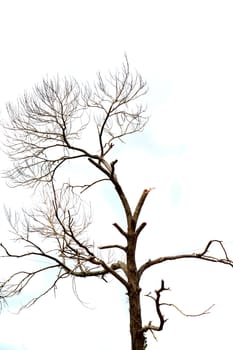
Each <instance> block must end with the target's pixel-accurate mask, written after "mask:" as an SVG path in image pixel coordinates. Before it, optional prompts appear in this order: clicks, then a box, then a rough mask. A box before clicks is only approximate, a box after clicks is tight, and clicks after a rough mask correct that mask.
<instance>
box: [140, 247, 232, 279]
mask: <svg viewBox="0 0 233 350" xmlns="http://www.w3.org/2000/svg"><path fill="white" fill-rule="evenodd" d="M213 243H217V244H219V245H220V247H221V248H222V250H223V252H224V256H225V257H224V258H222V259H221V258H217V257H214V256H210V255H206V253H207V252H208V250H209V248H210V246H211V245H212V244H213ZM180 259H201V260H205V261H209V262H215V263H222V264H225V265H229V266H231V267H233V261H232V260H230V259H229V257H228V255H227V253H226V250H225V248H224V246H223V243H222V242H221V241H219V240H211V241H209V242H208V244H207V245H206V247H205V248H204V250H203V251H202V252H201V253H192V254H178V255H169V256H164V257H160V258H157V259H153V260H148V261H147V262H146V263H144V264H143V265H141V267H140V268H139V269H138V275H139V278H141V276H142V274H143V273H144V272H145V271H146V270H147V269H148V268H150V267H151V266H154V265H158V264H161V263H164V262H166V261H173V260H180Z"/></svg>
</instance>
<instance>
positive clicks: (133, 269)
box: [127, 233, 145, 350]
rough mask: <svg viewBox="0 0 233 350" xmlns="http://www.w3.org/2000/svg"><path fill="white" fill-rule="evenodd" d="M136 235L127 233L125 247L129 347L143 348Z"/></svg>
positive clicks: (136, 349)
mask: <svg viewBox="0 0 233 350" xmlns="http://www.w3.org/2000/svg"><path fill="white" fill-rule="evenodd" d="M136 242H137V235H136V233H133V234H129V235H128V249H127V270H128V271H127V273H128V284H129V285H128V297H129V315H130V334H131V349H132V350H143V349H144V343H145V337H144V334H143V332H142V317H141V303H140V292H141V289H140V286H139V276H138V271H137V266H136V261H135V250H136Z"/></svg>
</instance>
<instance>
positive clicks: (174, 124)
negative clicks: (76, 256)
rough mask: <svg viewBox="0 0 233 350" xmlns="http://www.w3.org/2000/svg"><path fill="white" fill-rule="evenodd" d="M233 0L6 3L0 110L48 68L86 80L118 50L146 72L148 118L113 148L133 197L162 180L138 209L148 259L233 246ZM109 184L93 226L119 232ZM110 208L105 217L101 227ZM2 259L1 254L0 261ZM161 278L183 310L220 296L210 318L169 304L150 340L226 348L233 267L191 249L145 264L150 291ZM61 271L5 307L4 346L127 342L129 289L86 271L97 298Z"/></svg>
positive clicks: (109, 348) (1, 18)
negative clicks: (33, 298) (21, 304)
mask: <svg viewBox="0 0 233 350" xmlns="http://www.w3.org/2000/svg"><path fill="white" fill-rule="evenodd" d="M232 8H233V7H232V2H231V1H225V0H221V1H220V0H219V1H214V0H212V1H210V0H200V1H199V0H196V1H187V0H183V1H181V0H176V1H174V0H160V1H156V0H153V1H143V2H142V1H126V0H124V1H123V0H120V1H117V2H113V1H110V0H108V1H100V0H99V1H94V0H93V1H91V0H89V1H87V0H86V1H85V2H84V1H78V0H77V1H71V0H66V1H58V0H56V1H49V0H46V1H29V0H28V1H24V0H21V1H16V0H15V1H10V0H8V1H2V2H1V4H0V38H1V40H0V42H1V56H0V62H1V64H0V108H1V117H4V116H5V111H4V105H5V102H7V101H8V100H11V101H14V100H15V99H16V98H17V96H18V95H19V94H21V93H22V92H23V91H24V89H29V88H30V87H31V86H32V85H33V84H35V83H37V82H38V81H40V80H41V78H42V77H43V76H45V75H46V74H48V75H54V74H57V73H59V74H61V75H63V74H65V75H74V76H75V77H76V78H77V79H81V80H91V81H92V80H93V79H94V78H95V73H96V72H97V71H98V70H100V71H103V72H107V71H108V70H109V69H112V68H113V69H114V68H115V67H117V66H120V64H121V62H122V60H123V54H124V52H126V53H127V55H128V58H129V61H130V64H131V66H132V67H135V68H137V70H138V71H139V72H140V73H141V74H142V76H143V77H144V78H145V79H146V80H147V82H148V84H149V87H150V91H149V94H148V95H147V104H148V111H149V113H150V114H151V119H150V122H149V124H148V125H147V128H146V130H145V132H144V133H143V134H140V135H135V137H132V138H131V139H130V138H129V139H128V143H127V144H126V145H125V148H122V147H121V148H120V152H119V155H117V157H118V159H119V165H118V168H117V169H119V176H120V175H122V182H123V185H124V187H126V188H127V193H128V194H129V198H130V199H131V200H132V203H135V201H136V200H137V198H138V196H139V195H140V194H141V191H142V190H143V189H144V188H148V187H156V189H155V190H154V191H152V192H151V194H150V196H149V198H148V201H147V203H146V204H145V208H144V211H143V215H142V218H141V219H142V220H145V221H147V223H148V226H147V228H146V229H145V231H144V232H143V233H142V245H141V248H140V249H139V251H138V253H139V260H140V261H143V260H144V259H148V258H152V257H156V256H162V255H164V254H177V253H182V252H191V251H192V250H195V249H199V248H200V249H201V248H203V247H204V246H205V244H206V243H207V242H208V240H209V239H221V240H223V241H224V242H226V243H227V245H226V247H227V248H228V249H229V252H230V254H231V256H233V244H232V242H233V223H232V211H233V200H232V198H233V184H232V183H233V182H232V179H233V166H232V158H233V157H232V156H233V137H232V134H233V122H232V116H233V103H232V101H233V68H232V67H233V63H232V62H233V44H232V39H233V22H232V15H233V9H232ZM1 157H2V159H3V161H2V162H1V168H2V169H4V167H5V163H4V162H5V158H4V157H3V155H1ZM101 193H102V194H104V198H103V200H101V201H102V202H101V205H99V201H100V198H99V197H98V198H97V197H94V203H93V205H92V208H93V211H94V225H96V226H93V230H94V229H96V231H97V230H98V229H99V231H100V229H101V231H107V230H108V227H109V230H111V232H114V231H113V229H112V228H111V224H112V223H113V222H115V221H119V222H120V220H121V217H120V213H119V211H118V206H117V203H115V202H114V203H113V201H112V200H111V194H110V193H109V192H108V188H107V189H105V190H103V192H101ZM90 194H91V193H90ZM107 200H109V202H108V201H107ZM11 201H14V203H15V201H16V197H15V192H14V191H10V190H9V189H7V188H6V186H5V184H4V182H3V181H1V202H2V203H1V204H2V205H3V204H4V203H7V204H9V203H10V202H11ZM18 202H19V203H20V200H18ZM95 204H96V206H95ZM108 205H110V207H108ZM102 208H105V214H104V217H103V218H104V219H105V218H106V217H107V220H108V221H107V222H106V224H105V225H104V229H103V228H102V226H101V224H102V222H101V221H102V220H101V214H102V211H103V209H102ZM106 212H107V215H106ZM0 214H1V222H2V220H3V211H1V213H0ZM98 218H99V221H98ZM3 229H5V227H4V226H3ZM1 231H2V229H1ZM108 232H109V231H108ZM6 268H7V265H6V264H4V263H1V270H2V269H6ZM161 278H164V279H165V282H166V284H167V286H169V287H171V289H172V291H171V292H170V293H167V294H166V295H164V298H167V301H169V302H175V303H176V304H177V305H178V306H180V307H182V308H183V310H184V311H185V312H187V313H191V312H194V313H195V312H197V313H198V312H201V311H203V310H204V309H205V308H207V307H208V306H210V305H212V304H213V303H215V304H216V306H215V308H214V309H213V310H212V312H211V314H210V315H208V316H205V317H202V318H184V317H182V316H181V315H179V314H178V313H177V312H174V311H173V310H167V309H166V310H164V312H166V315H167V316H168V318H169V321H168V323H167V324H166V326H165V330H164V331H163V332H162V333H160V334H158V342H157V343H156V342H155V341H154V340H153V339H151V338H150V337H148V341H149V347H148V348H149V350H150V349H158V350H165V349H168V348H170V347H171V346H172V347H174V348H179V349H180V350H184V349H187V348H189V349H191V350H192V349H196V348H197V347H199V348H200V349H204V348H207V349H219V348H223V347H224V348H226V349H230V348H232V345H233V341H232V326H231V325H232V308H233V302H232V293H233V274H232V271H231V269H230V268H227V267H225V268H224V267H221V266H217V265H214V264H212V265H211V264H207V263H206V264H205V263H199V262H195V261H193V262H191V261H189V262H188V263H187V262H185V261H183V263H181V262H180V263H176V264H167V265H164V266H161V268H156V269H154V270H152V272H151V273H148V274H147V275H145V280H144V286H143V287H144V289H143V291H144V292H145V293H146V292H149V291H153V290H154V289H155V288H158V287H159V283H160V280H161ZM66 282H67V283H66V284H64V286H61V289H60V290H58V294H57V298H56V299H54V298H53V295H51V296H49V297H47V298H45V299H44V300H42V301H41V302H39V303H38V304H37V305H35V307H33V308H31V309H30V310H27V311H24V312H22V313H21V314H20V315H17V316H14V315H11V314H9V313H6V312H4V313H2V314H1V315H0V329H1V332H0V349H1V350H39V349H41V348H44V349H55V350H63V349H65V348H66V349H68V348H72V349H76V348H77V349H95V350H115V349H119V348H121V349H129V343H127V341H128V338H127V336H128V335H127V331H128V313H127V304H126V299H125V295H124V292H123V291H122V290H121V289H120V288H117V287H116V284H114V283H112V284H104V283H103V282H101V281H99V280H96V281H94V282H95V283H93V282H92V281H90V280H88V281H87V280H86V281H80V282H79V281H78V284H80V297H81V298H82V299H84V301H87V302H89V303H90V305H91V307H92V308H93V310H89V309H86V308H83V306H81V305H80V303H79V302H78V301H77V299H75V298H74V296H73V294H72V291H71V288H70V287H71V285H70V283H69V282H68V281H66ZM145 310H146V311H145V314H144V318H145V322H148V321H149V320H150V319H152V318H153V304H152V303H151V302H150V301H149V300H145Z"/></svg>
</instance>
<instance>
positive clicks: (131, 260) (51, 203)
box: [0, 57, 233, 350]
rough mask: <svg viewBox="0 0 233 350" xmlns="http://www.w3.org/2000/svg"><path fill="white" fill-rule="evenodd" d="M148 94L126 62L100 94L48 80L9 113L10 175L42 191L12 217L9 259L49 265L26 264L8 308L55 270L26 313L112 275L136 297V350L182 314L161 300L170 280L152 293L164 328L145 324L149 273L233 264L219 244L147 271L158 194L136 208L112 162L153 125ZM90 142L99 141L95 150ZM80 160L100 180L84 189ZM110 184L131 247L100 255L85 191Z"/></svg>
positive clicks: (10, 281) (5, 287)
mask: <svg viewBox="0 0 233 350" xmlns="http://www.w3.org/2000/svg"><path fill="white" fill-rule="evenodd" d="M146 92H147V85H146V83H145V81H144V80H143V79H142V77H141V76H140V74H138V73H137V72H135V71H133V72H132V71H131V69H130V67H129V63H128V60H127V57H125V61H124V63H123V65H122V67H121V69H120V70H119V71H116V72H115V73H114V74H112V73H109V75H108V76H107V77H103V76H102V75H101V74H98V75H97V82H96V83H95V84H94V85H93V86H92V87H91V86H90V85H89V84H79V83H78V82H77V81H76V80H75V79H72V78H69V79H68V78H65V79H63V80H62V79H60V78H59V77H56V78H54V79H49V78H46V79H44V80H43V81H42V84H41V85H36V86H35V87H34V89H33V90H32V92H31V93H25V94H24V95H23V97H22V98H20V99H19V100H18V102H17V104H16V105H12V104H8V105H7V110H8V115H9V122H8V123H7V124H5V125H4V130H5V134H6V147H7V154H8V156H9V158H10V159H11V160H12V161H13V166H12V168H11V169H10V170H7V171H6V173H5V175H6V177H7V178H8V179H10V180H11V184H14V185H15V186H21V185H22V186H27V187H31V188H34V189H36V190H37V193H41V205H40V206H39V207H37V208H35V209H32V210H30V211H27V210H24V211H23V212H22V213H21V214H19V213H18V214H16V215H12V214H11V212H7V215H8V220H9V223H10V225H11V230H12V232H13V234H14V236H15V238H16V240H17V253H16V252H14V251H12V249H10V248H9V247H8V246H7V245H6V243H1V250H2V255H1V256H2V257H5V258H12V259H14V258H17V259H20V260H24V259H27V258H28V257H34V258H37V257H39V258H40V259H43V261H44V264H43V266H39V267H37V268H35V267H34V266H33V267H32V268H31V270H30V269H28V268H27V269H21V268H20V265H19V268H18V270H16V271H15V272H14V273H12V274H11V275H10V276H9V277H8V278H7V279H6V280H4V281H2V282H1V284H0V288H1V297H2V300H6V301H7V300H8V299H9V298H11V297H14V296H16V295H18V294H20V293H22V292H23V291H24V289H25V288H26V287H27V286H28V285H29V284H31V283H33V281H34V279H35V278H36V276H37V275H40V274H41V273H46V272H47V271H48V270H55V271H56V277H55V278H54V280H53V282H52V283H51V285H49V287H46V288H45V289H44V290H43V291H42V292H40V294H39V295H37V296H35V297H33V298H32V299H30V301H29V302H28V303H27V304H26V305H24V307H28V306H30V305H32V304H34V303H35V302H36V301H37V300H38V299H39V298H41V297H42V296H43V295H45V294H46V293H48V292H49V291H51V290H53V289H54V288H56V286H57V283H58V281H59V280H60V279H64V278H74V279H76V278H88V277H93V276H97V277H98V276H99V277H100V278H102V279H103V280H104V281H108V276H109V275H111V276H113V277H114V278H115V279H116V280H118V281H119V283H120V284H121V285H123V286H124V287H125V289H126V293H127V296H128V302H129V318H130V334H131V344H132V350H143V349H145V347H146V337H145V334H146V332H148V331H150V332H151V333H152V334H154V332H158V331H161V330H162V329H163V327H164V324H165V322H166V318H165V316H164V315H163V313H162V308H163V307H164V306H173V307H175V308H176V309H177V310H178V311H180V312H182V311H181V310H180V309H179V308H178V307H177V306H175V305H173V304H168V303H164V302H161V295H162V293H163V292H164V291H166V290H167V289H168V288H167V287H165V282H164V281H163V280H162V281H161V286H160V288H159V289H158V290H155V292H154V293H155V294H153V293H148V294H147V297H149V298H151V299H152V302H153V303H154V306H155V314H156V315H157V317H158V320H159V324H157V325H155V324H153V322H152V321H149V322H148V324H146V325H143V324H142V313H141V279H142V276H143V275H144V274H145V273H146V272H147V271H148V270H149V268H151V267H152V266H155V265H159V264H163V263H164V262H168V261H174V260H179V259H199V260H205V261H209V262H218V263H222V264H225V265H230V266H233V262H232V260H231V259H230V258H229V257H228V255H227V252H226V250H225V248H224V245H223V243H222V242H221V241H217V240H211V241H209V242H208V243H207V244H206V247H204V249H203V250H202V251H201V252H199V253H189V254H180V255H172V256H162V257H159V258H158V257H157V258H155V257H152V258H151V259H149V260H147V261H146V262H145V263H143V264H141V266H138V264H137V259H136V247H137V244H138V237H139V236H140V234H141V232H142V230H143V229H144V228H145V226H146V223H145V222H140V221H139V217H140V213H141V210H142V207H143V205H144V203H145V200H146V198H147V196H148V195H149V193H150V190H151V189H144V190H142V193H141V196H140V197H139V199H138V202H137V203H136V205H135V207H134V209H132V207H131V205H130V203H129V201H128V199H127V196H126V194H125V190H124V189H123V188H122V185H121V182H120V180H119V179H118V177H117V162H118V160H117V159H114V158H113V159H111V157H110V156H111V154H112V153H111V151H112V149H113V147H117V145H118V142H119V141H123V140H124V139H125V138H126V137H127V136H128V135H130V134H134V133H137V132H140V131H142V130H143V128H144V127H145V125H146V123H147V121H148V117H147V116H146V115H145V112H146V111H145V108H144V107H143V105H142V104H140V103H139V100H140V98H141V97H143V96H144V95H145V94H146ZM90 135H91V137H92V142H88V140H90V139H88V137H89V136H90ZM93 135H94V136H93ZM93 144H95V146H94V147H95V149H94V150H93V149H92V148H93ZM81 160H84V162H83V163H81ZM75 162H76V164H80V166H87V167H92V168H93V169H94V170H95V171H96V178H94V179H93V178H91V179H90V180H88V179H87V181H86V182H85V183H77V182H75V180H74V179H69V177H67V179H65V180H64V178H65V176H64V175H65V174H66V169H67V168H66V165H67V164H69V168H70V167H71V166H72V164H75ZM71 163H72V164H71ZM103 182H108V183H109V184H111V188H112V191H115V193H116V194H117V196H118V198H119V201H120V203H121V206H122V208H123V211H124V215H125V219H126V225H125V226H126V227H122V226H121V225H120V224H119V223H114V224H113V226H114V227H115V228H116V230H117V231H118V233H119V236H120V237H122V238H123V240H124V242H125V243H124V244H123V245H122V244H119V243H118V242H112V243H111V244H107V245H103V246H100V247H96V246H95V244H93V243H91V242H90V240H89V239H88V235H87V229H88V226H89V224H90V222H91V213H90V211H89V208H88V207H87V206H85V204H84V203H83V201H82V193H83V192H84V191H86V190H91V188H92V187H93V186H96V185H97V184H99V183H103ZM213 244H217V245H219V246H220V247H221V249H222V258H217V257H215V256H212V255H211V254H210V253H209V250H210V247H211V246H212V245H213ZM19 247H20V249H19ZM110 250H111V251H112V250H114V251H115V254H114V255H113V256H112V257H111V259H106V258H104V256H105V254H103V252H104V251H105V252H106V251H110ZM208 311H209V309H208V310H205V311H204V312H203V313H202V314H205V313H207V312H208Z"/></svg>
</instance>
